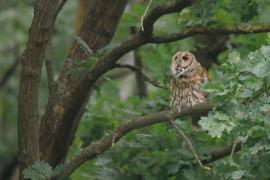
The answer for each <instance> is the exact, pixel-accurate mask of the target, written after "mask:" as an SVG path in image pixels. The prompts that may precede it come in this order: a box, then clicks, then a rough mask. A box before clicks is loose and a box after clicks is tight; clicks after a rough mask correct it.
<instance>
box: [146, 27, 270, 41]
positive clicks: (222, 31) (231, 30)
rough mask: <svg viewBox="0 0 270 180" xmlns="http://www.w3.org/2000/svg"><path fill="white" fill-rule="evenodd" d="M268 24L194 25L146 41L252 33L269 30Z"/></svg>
mask: <svg viewBox="0 0 270 180" xmlns="http://www.w3.org/2000/svg"><path fill="white" fill-rule="evenodd" d="M269 31H270V25H247V24H242V25H237V26H233V27H224V28H220V27H218V28H207V27H203V26H196V27H192V28H189V29H187V30H185V31H182V32H178V33H174V34H170V35H164V36H152V37H151V38H150V39H149V40H148V42H150V43H154V44H159V43H168V42H173V41H177V40H181V39H185V38H188V37H191V36H194V35H203V34H204V35H226V34H254V33H263V32H269Z"/></svg>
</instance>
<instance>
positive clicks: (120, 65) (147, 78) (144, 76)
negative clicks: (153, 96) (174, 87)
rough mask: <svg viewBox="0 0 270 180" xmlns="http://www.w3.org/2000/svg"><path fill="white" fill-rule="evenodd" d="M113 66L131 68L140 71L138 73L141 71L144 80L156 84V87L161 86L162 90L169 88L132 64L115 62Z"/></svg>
mask: <svg viewBox="0 0 270 180" xmlns="http://www.w3.org/2000/svg"><path fill="white" fill-rule="evenodd" d="M114 67H115V68H127V69H130V70H132V71H137V72H140V73H141V76H142V77H143V79H144V80H145V81H146V82H148V83H150V84H152V85H153V86H156V87H158V88H161V89H164V90H169V88H167V87H166V86H162V85H160V84H159V83H158V82H156V81H154V80H152V79H151V78H149V77H148V76H147V75H146V74H144V73H143V72H142V70H141V69H140V68H138V67H137V66H132V65H130V64H118V63H116V64H115V66H114Z"/></svg>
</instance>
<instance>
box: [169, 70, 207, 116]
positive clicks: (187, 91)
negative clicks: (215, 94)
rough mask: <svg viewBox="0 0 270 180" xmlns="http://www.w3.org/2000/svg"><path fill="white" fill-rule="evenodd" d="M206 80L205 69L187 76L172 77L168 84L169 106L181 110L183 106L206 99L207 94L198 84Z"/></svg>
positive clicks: (192, 104)
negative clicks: (169, 92) (169, 93)
mask: <svg viewBox="0 0 270 180" xmlns="http://www.w3.org/2000/svg"><path fill="white" fill-rule="evenodd" d="M206 81H208V75H207V71H206V70H205V69H201V70H200V71H197V72H196V73H194V74H189V75H188V76H187V77H183V78H176V77H173V78H172V80H171V84H170V89H171V103H170V104H171V107H172V108H174V109H177V110H178V111H181V109H182V108H184V107H191V106H194V105H196V104H198V103H202V102H205V101H206V100H207V94H206V93H205V92H204V91H203V90H201V88H200V86H201V84H203V83H204V82H206Z"/></svg>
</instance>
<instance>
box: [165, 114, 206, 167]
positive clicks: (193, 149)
mask: <svg viewBox="0 0 270 180" xmlns="http://www.w3.org/2000/svg"><path fill="white" fill-rule="evenodd" d="M169 121H170V123H171V124H172V126H173V127H174V129H175V130H176V131H177V133H178V134H179V135H180V136H181V137H182V138H184V140H185V141H186V142H187V143H188V146H189V148H190V150H191V152H192V154H193V156H194V157H195V159H196V161H197V163H198V165H199V166H200V167H201V168H202V169H205V170H210V168H209V167H206V166H204V165H203V163H202V161H201V159H200V157H199V155H198V153H197V152H196V150H195V148H194V147H193V145H192V142H191V140H190V139H189V138H188V137H187V136H186V134H185V133H184V132H183V131H182V130H181V129H180V128H179V127H178V126H177V124H176V123H175V121H174V119H173V118H170V119H169Z"/></svg>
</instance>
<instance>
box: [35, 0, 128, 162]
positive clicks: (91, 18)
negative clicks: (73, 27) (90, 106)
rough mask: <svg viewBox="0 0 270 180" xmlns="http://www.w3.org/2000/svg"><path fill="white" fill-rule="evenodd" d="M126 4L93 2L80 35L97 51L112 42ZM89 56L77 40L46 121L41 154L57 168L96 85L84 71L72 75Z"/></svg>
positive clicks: (42, 126) (104, 0) (123, 1)
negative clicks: (73, 70) (78, 74)
mask: <svg viewBox="0 0 270 180" xmlns="http://www.w3.org/2000/svg"><path fill="white" fill-rule="evenodd" d="M126 3H127V1H126V0H116V1H109V2H108V1H106V0H91V2H89V4H90V5H89V8H88V12H87V15H86V17H85V18H84V21H83V23H82V25H81V28H80V30H79V33H78V36H79V37H80V38H81V39H83V40H84V41H85V42H86V43H87V44H88V45H89V46H90V48H91V49H92V50H93V51H94V52H95V51H97V50H98V49H99V48H101V47H103V46H105V45H106V44H108V43H109V42H110V41H111V39H112V37H113V35H114V32H115V29H116V27H117V24H118V22H119V20H120V18H121V15H122V13H123V10H124V8H125V5H126ZM86 57H87V53H86V52H85V51H84V50H83V49H82V48H81V47H80V45H79V44H77V42H76V41H74V43H73V44H72V46H71V48H70V52H69V55H68V58H67V60H66V61H65V64H64V66H63V68H62V70H61V73H60V76H59V78H58V80H57V82H56V89H55V93H54V94H53V95H52V96H51V98H50V99H49V103H48V105H47V109H46V113H45V115H44V116H43V118H42V124H41V137H40V146H41V149H42V151H41V152H42V156H43V158H44V159H46V160H47V161H48V162H49V163H50V164H51V165H53V166H54V165H56V164H58V163H60V162H63V161H64V159H65V157H66V154H67V151H68V147H69V145H70V144H71V142H72V140H73V137H74V134H75V132H76V129H77V126H78V123H79V121H80V119H81V116H82V113H83V110H84V107H85V104H86V103H87V101H88V98H89V94H90V90H91V87H92V86H93V83H94V81H91V80H89V78H88V76H87V74H86V73H83V72H82V74H81V76H80V77H76V76H73V75H72V73H70V72H71V70H72V69H76V66H77V63H78V62H80V61H82V60H85V59H86Z"/></svg>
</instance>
